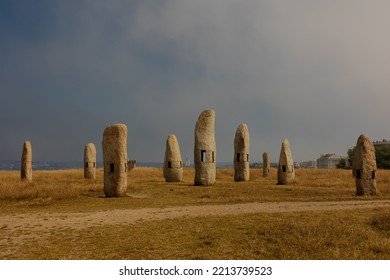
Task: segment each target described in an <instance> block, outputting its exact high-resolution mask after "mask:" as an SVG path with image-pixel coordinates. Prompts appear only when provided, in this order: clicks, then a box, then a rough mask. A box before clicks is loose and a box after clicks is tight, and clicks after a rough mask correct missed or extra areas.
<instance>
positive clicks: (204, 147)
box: [194, 109, 216, 186]
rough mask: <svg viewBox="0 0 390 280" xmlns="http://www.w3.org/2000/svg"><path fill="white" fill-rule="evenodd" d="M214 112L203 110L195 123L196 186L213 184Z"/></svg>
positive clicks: (214, 159) (214, 161) (214, 153)
mask: <svg viewBox="0 0 390 280" xmlns="http://www.w3.org/2000/svg"><path fill="white" fill-rule="evenodd" d="M214 124H215V112H214V111H213V110H212V109H206V110H204V111H203V112H202V113H201V114H200V115H199V118H198V121H197V122H196V125H195V145H194V163H195V179H194V183H195V185H196V186H209V185H214V184H215V174H216V145H215V135H214V134H215V132H214Z"/></svg>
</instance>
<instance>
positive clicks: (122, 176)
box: [102, 124, 127, 197]
mask: <svg viewBox="0 0 390 280" xmlns="http://www.w3.org/2000/svg"><path fill="white" fill-rule="evenodd" d="M126 146H127V127H126V125H124V124H113V125H109V126H107V127H106V129H105V130H104V133H103V142H102V147H103V163H104V194H105V195H106V197H119V196H126V191H127V147H126Z"/></svg>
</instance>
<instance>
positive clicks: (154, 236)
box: [0, 167, 390, 259]
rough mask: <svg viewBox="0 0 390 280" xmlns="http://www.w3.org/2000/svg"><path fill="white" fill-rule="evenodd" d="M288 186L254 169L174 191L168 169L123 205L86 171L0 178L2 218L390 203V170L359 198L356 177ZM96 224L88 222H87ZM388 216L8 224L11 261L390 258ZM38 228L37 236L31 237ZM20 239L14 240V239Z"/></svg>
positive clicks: (139, 184) (309, 177)
mask: <svg viewBox="0 0 390 280" xmlns="http://www.w3.org/2000/svg"><path fill="white" fill-rule="evenodd" d="M296 172H297V174H296V180H295V182H294V184H292V185H289V186H278V185H276V182H277V180H276V170H275V169H273V170H272V171H271V174H270V176H269V177H267V178H263V177H262V175H261V174H262V172H261V170H259V169H252V170H251V180H250V181H249V182H239V183H236V182H234V181H233V170H232V169H218V170H217V183H216V185H214V186H210V187H195V186H193V177H194V170H193V169H185V172H184V181H183V182H180V183H166V182H165V180H164V178H163V176H162V170H161V169H160V168H142V167H137V168H136V169H134V170H133V171H131V172H129V177H128V193H129V197H124V198H110V199H106V198H102V197H103V172H102V170H101V169H100V170H98V171H97V179H96V180H85V179H84V178H83V170H61V171H34V174H33V180H34V181H33V182H32V183H24V182H20V179H19V175H20V174H19V172H8V171H7V172H6V171H3V172H0V221H1V219H2V217H3V218H4V217H6V216H15V215H26V218H28V217H29V215H30V214H31V213H35V214H37V215H38V217H39V216H41V215H43V214H44V213H45V214H47V213H52V214H58V213H60V215H62V216H63V219H67V217H69V215H72V213H90V212H95V211H111V210H114V209H139V208H145V207H149V208H150V207H152V208H156V209H159V208H162V207H163V208H165V207H170V206H184V205H209V204H214V205H217V204H234V203H249V202H281V201H303V202H304V201H346V200H352V201H354V200H356V201H362V200H377V201H380V200H388V199H390V171H388V170H380V171H379V172H378V182H377V183H378V190H379V192H378V195H377V196H374V197H357V196H355V186H354V180H353V178H352V175H351V172H350V171H348V170H311V169H297V170H296ZM85 223H88V221H85ZM389 225H390V209H389V208H381V209H365V210H362V209H360V210H342V211H341V210H339V211H328V212H322V211H313V212H301V213H274V214H272V213H269V214H266V213H262V214H241V215H239V216H229V215H223V216H214V217H211V216H205V217H201V218H199V217H198V218H189V217H183V218H175V219H165V220H156V221H144V222H139V223H137V224H133V225H122V226H121V225H105V224H102V225H100V226H92V227H88V228H87V229H85V228H82V229H79V230H74V229H70V228H67V227H64V226H60V225H58V227H54V228H49V229H46V231H48V232H45V234H43V229H42V235H41V236H40V235H39V232H40V230H41V229H40V228H39V227H38V226H37V227H38V228H23V227H21V228H16V229H12V230H11V229H10V228H9V227H7V226H1V225H0V252H1V253H0V258H3V259H390V244H389V240H390V239H389V238H390V226H389ZM30 230H34V231H36V232H38V234H36V235H31V234H30V235H28V234H26V233H29V231H30ZM10 234H12V237H11V236H10Z"/></svg>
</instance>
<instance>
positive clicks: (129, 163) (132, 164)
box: [127, 159, 137, 171]
mask: <svg viewBox="0 0 390 280" xmlns="http://www.w3.org/2000/svg"><path fill="white" fill-rule="evenodd" d="M136 164H137V161H136V160H134V159H131V160H128V161H127V170H128V171H130V170H133V169H134V168H135V165H136Z"/></svg>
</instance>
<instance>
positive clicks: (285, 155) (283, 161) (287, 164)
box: [278, 139, 295, 185]
mask: <svg viewBox="0 0 390 280" xmlns="http://www.w3.org/2000/svg"><path fill="white" fill-rule="evenodd" d="M294 178H295V170H294V161H293V159H292V156H291V150H290V144H289V143H288V140H287V139H284V141H283V143H282V148H281V151H280V156H279V166H278V185H288V184H290V183H292V182H293V181H294Z"/></svg>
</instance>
